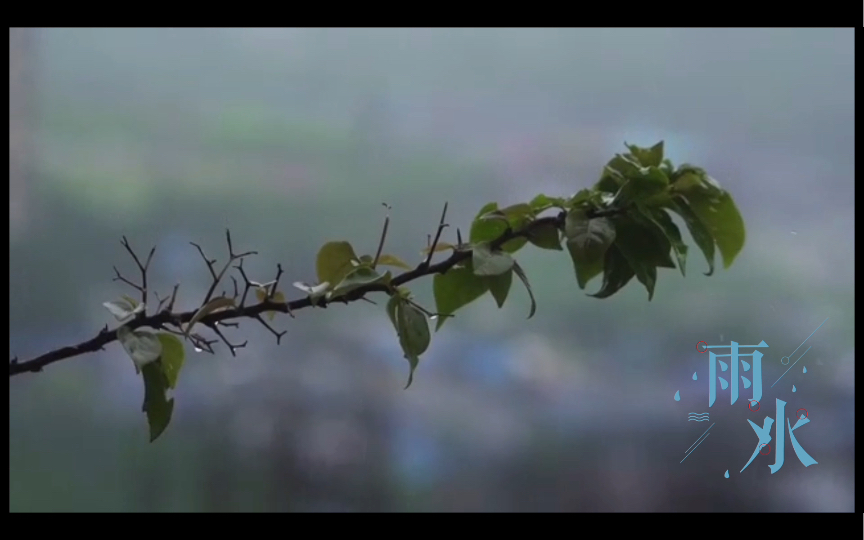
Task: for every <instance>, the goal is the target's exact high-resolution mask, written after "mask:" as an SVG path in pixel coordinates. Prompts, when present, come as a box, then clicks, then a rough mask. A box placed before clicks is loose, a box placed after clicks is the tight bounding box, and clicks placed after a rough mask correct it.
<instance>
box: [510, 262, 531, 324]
mask: <svg viewBox="0 0 864 540" xmlns="http://www.w3.org/2000/svg"><path fill="white" fill-rule="evenodd" d="M513 271H514V272H516V275H517V276H519V279H521V280H522V283H523V284H524V285H525V289H527V290H528V297H529V298H530V299H531V310H530V311H529V312H528V318H529V319H530V318H531V317H533V316H534V313H535V312H536V311H537V302H536V301H535V300H534V292H533V291H532V290H531V284H530V283H528V276H526V275H525V271H524V270H522V267H521V266H519V263H517V262H514V263H513Z"/></svg>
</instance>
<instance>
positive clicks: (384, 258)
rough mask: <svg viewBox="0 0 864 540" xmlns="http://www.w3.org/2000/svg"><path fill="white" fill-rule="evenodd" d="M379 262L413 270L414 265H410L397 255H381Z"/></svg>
mask: <svg viewBox="0 0 864 540" xmlns="http://www.w3.org/2000/svg"><path fill="white" fill-rule="evenodd" d="M378 264H379V265H384V266H394V267H396V268H404V269H405V270H412V267H411V266H410V265H408V263H406V262H405V261H403V260H402V259H400V258H399V257H397V256H396V255H386V254H385V255H381V256H380V257H379V258H378Z"/></svg>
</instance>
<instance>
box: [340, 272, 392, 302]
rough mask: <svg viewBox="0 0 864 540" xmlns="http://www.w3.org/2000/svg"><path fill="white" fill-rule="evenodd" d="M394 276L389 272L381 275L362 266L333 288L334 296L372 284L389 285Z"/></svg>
mask: <svg viewBox="0 0 864 540" xmlns="http://www.w3.org/2000/svg"><path fill="white" fill-rule="evenodd" d="M391 277H392V275H391V274H390V272H389V271H387V272H385V273H384V274H379V273H378V272H376V271H375V270H373V269H371V268H369V267H368V266H360V267H357V268H355V269H354V270H353V271H351V272H350V273H349V274H348V275H347V276H345V279H343V280H342V282H341V283H339V284H338V285H336V286H335V287H333V291H332V296H336V295H341V294H345V293H347V292H349V291H352V290H354V289H356V288H358V287H362V286H364V285H370V284H372V283H387V282H389V281H390V278H391Z"/></svg>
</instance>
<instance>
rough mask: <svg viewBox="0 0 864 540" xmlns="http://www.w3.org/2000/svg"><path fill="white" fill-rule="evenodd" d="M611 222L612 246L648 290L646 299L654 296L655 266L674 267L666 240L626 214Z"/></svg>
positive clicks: (655, 282)
mask: <svg viewBox="0 0 864 540" xmlns="http://www.w3.org/2000/svg"><path fill="white" fill-rule="evenodd" d="M614 222H615V232H616V236H615V246H616V247H617V248H618V249H619V250H620V252H621V254H622V255H623V256H624V258H625V259H627V263H628V264H629V266H630V268H631V269H632V270H633V272H634V273H635V274H636V279H638V280H639V282H640V283H642V285H644V286H645V289H647V290H648V300H649V301H650V300H651V299H652V298H653V297H654V287H655V285H656V284H657V267H658V266H661V267H664V268H675V264H674V263H673V262H672V259H671V258H670V257H669V251H670V249H671V246H670V243H669V241H668V240H666V238H665V236H663V235H662V234H655V232H654V231H652V230H651V229H649V228H647V227H645V226H644V225H642V224H640V223H638V222H636V221H634V220H633V219H632V218H631V217H630V216H620V217H616V218H615V219H614Z"/></svg>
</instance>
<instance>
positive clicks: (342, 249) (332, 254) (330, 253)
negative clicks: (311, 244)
mask: <svg viewBox="0 0 864 540" xmlns="http://www.w3.org/2000/svg"><path fill="white" fill-rule="evenodd" d="M358 265H359V259H358V257H357V254H356V253H354V248H352V247H351V244H349V243H348V242H327V243H326V244H324V245H323V246H321V249H320V250H318V258H317V260H316V263H315V270H316V272H317V274H318V283H324V282H325V281H326V282H328V283H330V284H331V285H336V284H337V283H340V282H341V281H342V280H343V279H345V276H347V275H348V274H349V273H350V272H351V271H352V270H354V268H356V267H357V266H358Z"/></svg>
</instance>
